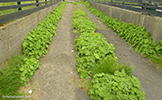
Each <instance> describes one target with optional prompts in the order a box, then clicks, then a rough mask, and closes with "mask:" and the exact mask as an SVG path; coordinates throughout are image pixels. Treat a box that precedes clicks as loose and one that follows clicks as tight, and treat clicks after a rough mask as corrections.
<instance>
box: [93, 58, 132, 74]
mask: <svg viewBox="0 0 162 100" xmlns="http://www.w3.org/2000/svg"><path fill="white" fill-rule="evenodd" d="M122 69H124V70H125V72H126V74H127V75H131V73H132V70H133V68H132V67H131V66H130V65H129V64H122V63H120V62H118V61H117V60H114V59H113V58H110V57H105V58H104V60H103V61H102V62H101V63H99V64H97V65H96V66H95V67H93V68H91V72H92V75H94V74H99V73H105V74H114V72H115V71H116V70H118V71H122Z"/></svg>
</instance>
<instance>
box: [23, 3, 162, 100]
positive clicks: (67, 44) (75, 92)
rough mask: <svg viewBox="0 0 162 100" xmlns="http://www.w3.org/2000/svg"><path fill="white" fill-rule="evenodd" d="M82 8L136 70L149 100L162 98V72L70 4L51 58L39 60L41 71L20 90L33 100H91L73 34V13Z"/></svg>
mask: <svg viewBox="0 0 162 100" xmlns="http://www.w3.org/2000/svg"><path fill="white" fill-rule="evenodd" d="M78 7H79V8H81V9H83V10H84V11H86V13H87V16H88V17H89V18H90V19H91V21H93V22H95V24H96V25H97V32H100V33H101V34H103V35H104V36H105V38H106V39H107V41H108V43H112V44H113V45H114V47H115V48H116V50H115V53H116V56H117V57H118V60H119V61H121V62H122V63H128V64H131V65H132V66H133V67H134V71H133V75H134V76H136V77H137V78H138V79H139V80H140V82H141V88H142V90H143V91H144V92H145V93H146V98H147V100H161V98H162V94H161V91H162V84H161V83H162V80H161V79H162V69H160V68H157V67H156V66H155V64H153V63H151V62H150V61H149V59H147V58H144V57H142V56H141V55H140V54H138V53H137V52H135V51H133V50H132V47H131V45H130V44H128V43H127V42H125V40H124V39H122V38H120V37H119V36H118V35H117V34H116V33H115V32H114V31H113V30H111V29H109V28H108V27H107V26H106V25H105V24H104V23H102V21H101V20H100V19H99V18H98V17H96V16H95V15H93V14H92V13H91V12H90V11H89V10H87V8H86V7H85V6H84V5H82V4H79V5H72V4H69V3H68V4H67V5H66V7H65V8H64V12H63V16H62V19H61V21H60V22H59V24H58V27H57V32H56V33H57V34H58V35H57V36H54V37H53V41H52V44H51V45H49V49H48V54H46V55H45V57H44V58H41V59H40V63H42V65H41V66H40V69H38V70H37V72H36V73H35V74H34V76H33V78H32V79H31V81H30V82H29V85H28V87H26V88H25V87H22V88H21V90H22V91H24V92H25V93H28V91H29V90H32V93H31V94H29V96H32V98H34V100H91V99H90V97H89V96H88V94H87V91H83V90H82V89H81V87H82V86H80V83H81V82H82V80H81V79H80V78H79V75H78V73H77V70H76V61H75V60H76V57H75V56H76V54H77V53H78V52H77V51H76V50H75V45H74V39H75V38H77V37H78V36H79V34H76V33H73V27H72V19H71V17H72V11H73V10H75V9H77V8H78Z"/></svg>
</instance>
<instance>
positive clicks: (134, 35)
mask: <svg viewBox="0 0 162 100" xmlns="http://www.w3.org/2000/svg"><path fill="white" fill-rule="evenodd" d="M80 3H83V4H85V6H86V7H87V8H88V9H89V10H90V11H91V12H92V13H93V14H94V15H96V16H97V17H99V18H100V19H101V20H102V21H103V22H104V23H105V24H106V25H107V26H108V27H110V28H112V29H113V30H114V31H115V32H116V33H117V34H119V36H120V37H121V38H123V39H125V40H126V41H127V42H128V43H130V44H132V46H133V47H134V48H135V50H136V51H137V52H139V53H140V54H141V55H143V56H146V57H150V56H151V55H155V54H162V44H161V42H156V41H154V40H153V39H152V38H151V36H150V34H149V32H148V31H145V28H144V27H139V26H137V25H133V24H131V23H129V24H128V23H125V22H120V21H119V20H117V19H113V18H111V17H109V16H107V15H106V14H105V13H103V12H101V11H99V10H96V9H94V8H93V7H92V6H91V4H90V3H89V2H80Z"/></svg>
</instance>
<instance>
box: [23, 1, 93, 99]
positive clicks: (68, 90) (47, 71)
mask: <svg viewBox="0 0 162 100" xmlns="http://www.w3.org/2000/svg"><path fill="white" fill-rule="evenodd" d="M72 6H73V5H72V4H67V5H66V7H65V9H64V12H63V16H62V19H61V21H60V22H59V24H58V27H57V32H56V33H57V34H58V35H57V36H54V38H53V41H52V44H51V45H49V49H48V54H46V55H45V57H44V58H42V59H40V63H42V65H41V66H40V69H38V70H37V72H36V73H35V74H34V76H33V78H32V80H31V82H30V85H29V86H28V87H27V88H22V90H25V91H29V90H30V89H31V90H32V91H33V92H32V94H31V95H30V96H32V98H34V100H90V97H89V96H88V95H87V93H86V92H84V91H83V90H82V89H80V88H79V82H80V79H79V76H78V73H77V70H76V61H75V60H76V57H75V56H76V54H77V52H76V51H75V50H74V49H75V47H74V39H75V33H73V32H72V31H73V28H72V19H71V16H72Z"/></svg>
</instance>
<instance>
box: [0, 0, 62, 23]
mask: <svg viewBox="0 0 162 100" xmlns="http://www.w3.org/2000/svg"><path fill="white" fill-rule="evenodd" d="M60 1H62V0H0V12H5V11H6V10H12V9H16V11H14V12H11V13H7V14H1V15H0V25H1V24H4V23H6V22H9V21H11V20H14V19H17V18H20V17H24V16H26V15H29V14H31V13H34V12H36V11H39V10H41V9H44V8H46V7H49V6H51V5H53V4H55V3H57V2H60ZM11 2H12V3H15V5H7V6H2V5H3V4H4V5H5V4H6V3H11ZM26 2H27V3H26ZM31 2H32V3H31ZM22 3H25V4H22ZM24 7H26V8H25V10H23V8H24Z"/></svg>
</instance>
